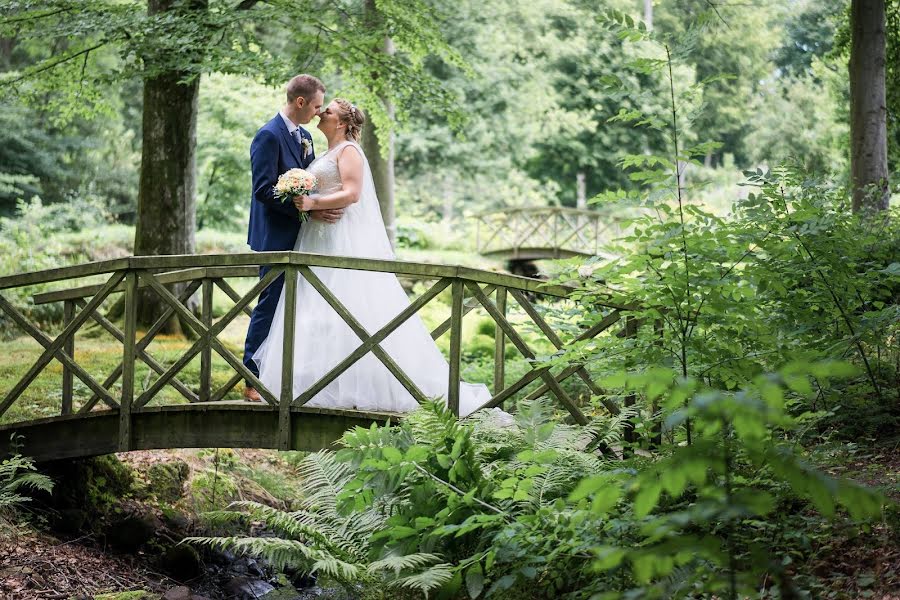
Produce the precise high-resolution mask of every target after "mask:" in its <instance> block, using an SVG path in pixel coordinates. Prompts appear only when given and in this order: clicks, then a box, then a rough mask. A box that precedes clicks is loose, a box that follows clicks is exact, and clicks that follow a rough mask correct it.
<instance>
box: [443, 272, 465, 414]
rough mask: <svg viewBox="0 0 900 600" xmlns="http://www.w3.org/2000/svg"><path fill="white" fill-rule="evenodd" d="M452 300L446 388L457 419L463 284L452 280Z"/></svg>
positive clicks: (457, 280)
mask: <svg viewBox="0 0 900 600" xmlns="http://www.w3.org/2000/svg"><path fill="white" fill-rule="evenodd" d="M451 292H452V295H453V300H452V304H451V310H450V381H449V384H448V386H447V406H448V407H449V408H450V412H452V413H453V414H454V415H456V416H457V417H459V357H460V351H461V349H462V339H461V338H462V316H463V315H462V307H463V282H462V280H461V279H454V280H453V284H452V286H451Z"/></svg>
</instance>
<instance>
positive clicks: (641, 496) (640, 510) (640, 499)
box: [634, 481, 662, 518]
mask: <svg viewBox="0 0 900 600" xmlns="http://www.w3.org/2000/svg"><path fill="white" fill-rule="evenodd" d="M661 492H662V485H661V484H660V483H659V482H658V481H656V482H652V483H649V484H646V485H642V486H641V489H640V490H639V491H638V493H637V496H635V498H634V514H635V516H637V517H638V518H641V517H646V516H647V515H648V514H650V511H652V510H653V509H654V508H655V507H656V503H657V502H658V501H659V495H660V493H661Z"/></svg>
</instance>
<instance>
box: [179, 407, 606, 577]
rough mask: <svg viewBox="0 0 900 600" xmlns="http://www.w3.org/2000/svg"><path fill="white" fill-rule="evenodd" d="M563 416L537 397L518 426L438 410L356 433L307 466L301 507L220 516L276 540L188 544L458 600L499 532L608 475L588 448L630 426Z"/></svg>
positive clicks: (238, 506) (237, 507)
mask: <svg viewBox="0 0 900 600" xmlns="http://www.w3.org/2000/svg"><path fill="white" fill-rule="evenodd" d="M554 415H555V413H554V411H553V410H552V407H551V405H550V404H549V403H547V402H546V401H533V402H523V403H521V404H520V406H519V411H518V413H517V415H516V418H515V423H514V424H511V425H510V424H498V422H497V420H496V419H495V418H494V417H493V415H492V414H491V413H486V414H484V415H478V416H476V417H473V418H472V419H469V420H467V421H465V422H459V421H457V420H456V418H455V417H454V416H453V415H452V414H451V413H450V412H449V411H447V410H446V408H445V407H444V406H443V405H441V404H439V403H432V404H428V405H426V406H424V407H423V408H422V409H420V410H419V411H416V412H415V413H413V414H412V415H410V416H409V417H408V418H407V419H406V420H405V421H404V422H403V423H402V424H401V425H399V426H393V427H387V426H385V427H378V426H375V425H373V426H372V427H371V428H369V429H362V428H357V429H354V430H351V431H349V432H347V433H346V434H345V435H344V437H343V439H342V444H343V446H344V448H343V449H342V450H340V451H339V452H337V453H330V452H326V451H322V452H318V453H315V454H310V455H309V456H307V457H306V458H305V459H304V460H303V461H302V463H301V465H300V469H301V477H302V486H303V497H302V499H301V501H300V508H299V510H297V511H294V512H284V511H280V510H277V509H274V508H271V507H268V506H264V505H261V504H258V503H253V502H240V503H235V504H233V505H232V506H231V508H230V509H229V510H227V511H220V512H216V513H210V514H209V515H208V518H209V520H210V522H211V523H213V524H225V523H231V524H233V523H247V522H250V521H252V522H255V523H262V524H263V526H264V528H265V529H266V530H267V533H268V534H272V535H274V536H275V537H240V536H231V537H204V538H189V539H188V541H190V542H192V543H198V544H204V545H208V546H212V547H216V548H223V549H225V548H227V549H230V550H233V551H237V552H242V553H249V554H254V555H257V556H261V557H263V558H265V559H267V560H268V561H270V562H271V563H272V564H273V565H274V566H275V567H276V568H282V567H284V566H286V565H291V566H293V567H294V568H298V569H301V570H303V571H306V572H310V573H320V574H323V575H326V576H328V577H330V578H332V579H335V580H337V581H340V582H343V583H346V584H350V583H365V584H368V585H375V586H385V587H388V588H393V589H405V590H408V591H409V592H411V593H416V594H424V595H429V594H431V593H435V592H437V591H438V590H442V591H443V593H452V592H453V590H459V589H460V588H461V586H462V585H463V581H464V578H465V577H466V576H467V575H468V578H469V580H470V581H469V582H468V583H469V584H473V582H474V579H473V576H472V575H470V573H475V572H477V571H478V570H479V569H481V568H482V567H481V564H482V563H483V561H484V559H485V556H487V555H488V553H489V552H490V551H491V550H490V548H491V539H492V538H493V536H495V535H498V534H499V533H500V532H501V531H503V529H504V528H506V527H509V526H510V525H513V524H515V522H516V520H517V519H518V518H520V517H523V516H526V515H533V514H535V512H536V511H541V510H544V511H551V512H552V507H553V505H554V504H555V503H556V502H559V501H562V499H564V498H565V497H566V496H567V495H568V494H569V493H570V492H571V491H572V490H573V489H574V488H575V486H576V485H577V483H578V482H579V481H580V480H581V479H583V478H584V477H585V476H587V475H589V474H591V473H595V472H597V470H599V469H602V468H604V465H606V462H605V459H601V458H599V457H597V456H596V455H595V454H594V453H593V452H592V451H591V450H589V449H588V448H589V446H590V445H591V444H592V443H593V442H594V440H595V438H596V436H597V435H599V436H600V437H602V438H603V439H604V440H605V441H607V442H610V443H613V442H614V441H615V440H617V439H619V437H620V436H621V428H622V425H623V424H624V418H616V419H614V420H611V421H602V420H598V421H596V422H594V423H592V424H591V425H590V426H589V427H588V428H587V429H583V428H578V427H574V426H570V425H564V424H559V423H557V422H556V421H555V420H554ZM613 428H615V429H613ZM484 581H485V579H484V577H482V582H484ZM473 585H474V584H473ZM475 587H477V586H475ZM475 587H472V589H475Z"/></svg>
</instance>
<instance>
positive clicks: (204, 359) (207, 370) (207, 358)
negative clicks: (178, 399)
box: [199, 278, 213, 402]
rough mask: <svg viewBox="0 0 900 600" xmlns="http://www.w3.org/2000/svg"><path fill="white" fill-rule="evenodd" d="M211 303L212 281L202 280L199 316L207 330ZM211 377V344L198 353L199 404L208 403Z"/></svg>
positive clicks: (210, 320) (211, 317)
mask: <svg viewBox="0 0 900 600" xmlns="http://www.w3.org/2000/svg"><path fill="white" fill-rule="evenodd" d="M212 301H213V281H212V279H208V278H207V279H204V280H203V291H202V300H201V306H200V311H201V312H200V316H201V318H202V319H203V324H204V325H206V327H207V329H209V328H211V327H212V321H213V316H212ZM211 377H212V343H208V344H206V345H205V346H203V350H201V351H200V393H199V396H200V398H199V399H200V402H208V401H209V396H210V388H211V382H210V378H211Z"/></svg>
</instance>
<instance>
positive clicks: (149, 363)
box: [74, 299, 198, 402]
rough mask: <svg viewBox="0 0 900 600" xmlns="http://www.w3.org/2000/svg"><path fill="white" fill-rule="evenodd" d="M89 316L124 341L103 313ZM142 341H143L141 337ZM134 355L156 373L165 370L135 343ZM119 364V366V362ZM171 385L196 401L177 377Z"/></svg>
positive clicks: (187, 398)
mask: <svg viewBox="0 0 900 600" xmlns="http://www.w3.org/2000/svg"><path fill="white" fill-rule="evenodd" d="M74 302H75V305H76V306H79V307H81V308H83V307H84V306H85V302H84V300H80V299H79V300H74ZM91 318H92V319H93V320H94V321H96V322H97V323H99V324H100V326H101V327H103V328H104V329H106V331H108V332H109V333H110V335H112V336H113V337H114V338H115V339H116V341H118V342H119V343H121V344H124V343H125V338H126V336H125V334H124V333H123V332H122V330H120V329H119V328H118V327H116V326H115V325H114V324H113V323H111V322H110V321H109V319H107V318H106V317H104V316H103V315H100V314H97V311H96V310H95V311H94V312H92V313H91ZM142 341H143V339H142ZM135 355H136V356H137V358H140V359H141V360H142V361H143V362H144V363H145V364H146V365H147V366H148V367H150V368H151V369H152V370H153V371H155V372H156V373H158V374H162V373H164V372H165V370H166V369H165V367H163V366H162V365H161V364H159V362H157V361H156V359H155V358H153V357H152V356H150V355H149V354H148V353H147V352H145V351H144V347H138V345H135ZM119 366H120V367H121V363H120V365H119ZM121 373H122V371H121V369H119V370H117V374H116V379H118V377H119V375H121ZM109 385H111V384H108V385H106V384H105V385H104V386H103V387H104V388H105V389H109ZM171 386H172V387H174V388H175V389H176V390H178V392H179V393H180V394H181V395H182V396H184V397H185V399H186V400H187V401H188V402H197V400H198V398H197V394H195V393H194V392H193V391H192V390H191V389H190V388H189V387H188V386H186V385H185V384H183V383H182V382H180V381H179V380H178V379H174V378H173V380H172V383H171Z"/></svg>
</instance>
